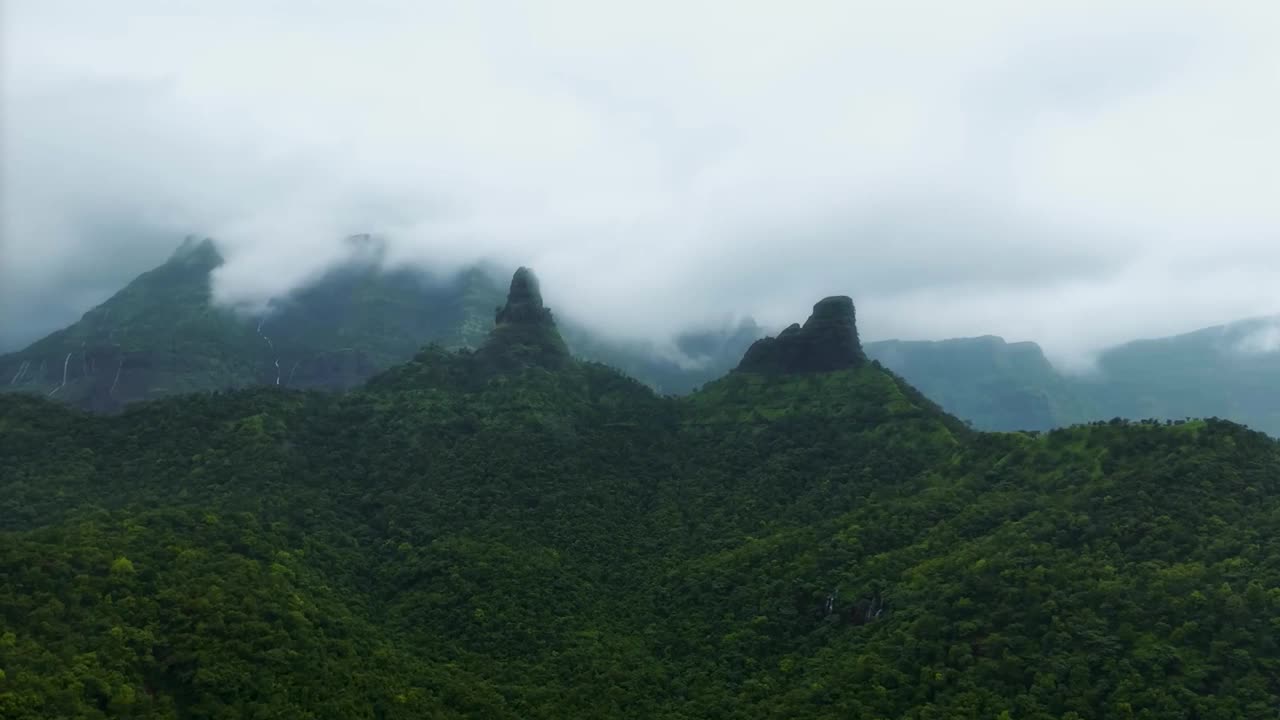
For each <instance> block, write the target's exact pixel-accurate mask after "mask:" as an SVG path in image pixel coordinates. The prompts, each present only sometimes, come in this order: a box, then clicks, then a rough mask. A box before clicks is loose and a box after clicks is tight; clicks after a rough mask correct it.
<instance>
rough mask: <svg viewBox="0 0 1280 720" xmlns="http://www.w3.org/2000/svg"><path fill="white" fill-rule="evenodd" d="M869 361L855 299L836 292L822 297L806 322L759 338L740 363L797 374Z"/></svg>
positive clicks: (758, 369) (748, 368)
mask: <svg viewBox="0 0 1280 720" xmlns="http://www.w3.org/2000/svg"><path fill="white" fill-rule="evenodd" d="M866 362H867V356H866V354H864V353H863V352H862V345H861V344H860V343H859V342H858V328H857V325H856V323H855V318H854V309H853V300H852V299H850V298H849V297H847V296H844V295H836V296H833V297H828V298H824V299H822V300H820V301H819V302H818V304H817V305H814V306H813V314H812V315H810V316H809V319H808V320H806V321H805V323H804V325H803V326H801V325H798V324H794V325H792V326H791V327H788V328H787V329H786V330H783V331H782V332H781V333H778V336H777V337H771V338H763V339H761V340H757V341H756V342H755V343H753V344H752V345H751V347H750V348H748V349H747V353H746V355H745V356H743V358H742V362H741V363H739V364H738V371H739V372H755V373H765V374H773V375H778V374H795V373H811V372H830V371H832V370H843V369H845V368H850V367H856V366H859V365H863V364H865V363H866Z"/></svg>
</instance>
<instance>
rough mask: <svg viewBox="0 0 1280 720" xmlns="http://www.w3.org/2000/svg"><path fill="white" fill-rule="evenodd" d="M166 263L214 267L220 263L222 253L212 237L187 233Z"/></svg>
mask: <svg viewBox="0 0 1280 720" xmlns="http://www.w3.org/2000/svg"><path fill="white" fill-rule="evenodd" d="M168 264H171V265H187V266H203V267H209V268H214V267H217V266H219V265H221V264H222V253H220V252H218V248H217V247H216V246H214V244H213V240H212V239H210V238H200V237H197V236H195V235H188V236H186V237H185V238H183V240H182V244H181V245H179V246H178V247H177V248H176V249H175V250H174V251H173V254H172V255H170V256H169V260H168Z"/></svg>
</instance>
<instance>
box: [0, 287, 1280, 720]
mask: <svg viewBox="0 0 1280 720" xmlns="http://www.w3.org/2000/svg"><path fill="white" fill-rule="evenodd" d="M530 308H531V309H529V310H527V311H522V312H520V313H515V312H512V311H511V309H510V306H508V309H507V310H506V312H505V314H503V313H500V314H499V324H498V328H497V329H496V330H495V332H494V334H493V336H492V339H491V340H490V341H489V342H488V343H486V344H485V345H483V346H482V347H480V348H479V349H477V350H476V351H474V352H473V351H463V352H460V353H454V352H449V351H446V350H444V349H441V348H428V349H427V350H424V351H423V352H421V353H419V354H418V355H417V356H416V357H415V358H414V359H413V360H412V361H411V362H409V363H408V364H406V365H403V366H400V367H397V368H394V369H392V370H391V371H389V372H387V373H384V374H382V375H380V376H379V377H378V378H376V379H375V380H374V381H372V382H371V383H370V384H369V386H368V387H367V388H365V389H363V390H360V391H356V392H352V393H348V394H346V395H329V394H320V393H315V392H311V393H308V392H302V391H297V390H288V389H277V388H274V387H270V388H258V389H244V390H238V391H233V392H229V393H218V394H204V395H192V396H187V397H181V398H173V399H168V400H161V401H157V402H153V403H145V404H141V405H138V406H135V407H133V408H131V409H129V410H127V411H126V412H124V413H123V414H122V415H119V416H115V417H102V416H94V415H87V414H82V413H80V412H78V411H75V410H72V409H69V408H67V407H65V406H62V405H58V404H56V403H54V402H52V401H49V400H47V399H42V398H37V397H29V396H25V395H4V396H0V579H3V582H0V717H4V718H6V720H8V719H9V718H13V719H14V720H19V719H25V718H50V717H89V718H92V717H154V718H168V717H182V718H241V717H247V718H253V717H262V718H267V717H270V718H312V717H355V718H419V717H442V718H447V717H485V718H562V717H660V718H672V719H675V718H744V719H745V718H762V717H772V718H794V717H814V718H845V717H866V718H915V719H924V718H1004V717H1008V718H1019V719H1024V718H1025V719H1036V720H1041V719H1048V718H1053V719H1055V720H1062V719H1066V718H1108V717H1116V718H1127V717H1132V718H1151V719H1155V718H1161V719H1163V718H1186V719H1190V718H1196V719H1208V718H1240V717H1246V718H1272V717H1275V712H1276V711H1275V708H1276V707H1278V706H1280V647H1278V645H1277V638H1280V452H1278V449H1280V448H1278V447H1277V444H1276V443H1275V442H1274V441H1273V440H1271V439H1269V438H1267V437H1266V436H1264V435H1261V434H1259V433H1255V432H1251V431H1249V430H1247V429H1245V428H1243V427H1240V426H1238V425H1234V424H1231V423H1228V422H1224V421H1219V420H1209V421H1197V422H1192V423H1181V424H1176V425H1175V424H1168V423H1158V422H1145V423H1130V422H1123V421H1114V422H1110V423H1101V424H1093V425H1087V426H1080V427H1075V428H1070V429H1065V430H1054V431H1052V432H1048V433H1044V434H1026V433H1010V434H984V433H975V432H972V431H970V430H969V429H968V428H966V427H965V425H964V424H963V423H960V422H959V421H957V420H955V419H954V418H952V417H950V416H948V415H945V414H944V413H942V412H941V411H940V410H939V409H938V408H937V407H936V406H935V405H933V403H931V402H930V401H929V400H927V399H925V398H924V397H923V396H922V395H921V394H920V393H918V392H916V391H915V390H914V389H913V388H912V387H910V386H909V385H907V384H906V383H905V382H904V381H903V380H901V379H900V378H898V377H897V376H895V375H893V374H892V373H890V372H888V371H886V370H884V369H883V368H881V367H880V366H879V365H878V364H876V363H866V362H864V361H861V360H860V359H858V360H855V361H851V362H850V364H849V365H848V366H847V367H845V368H844V369H839V370H834V371H830V372H810V373H801V374H794V373H785V372H783V373H768V374H765V373H754V372H735V373H732V374H730V375H729V376H727V377H725V378H723V379H721V380H719V381H717V382H714V383H711V384H710V385H708V386H707V387H705V388H704V389H703V390H701V391H700V392H698V393H695V394H693V395H691V396H689V397H686V398H678V399H677V398H670V397H661V396H658V395H655V394H654V393H653V392H651V391H650V390H649V389H648V388H646V387H645V386H643V385H641V384H640V383H638V382H636V381H633V380H630V379H628V378H626V377H624V376H622V375H620V374H618V373H617V372H615V371H613V370H611V369H609V368H607V367H604V366H601V365H596V364H590V363H581V362H577V361H573V360H571V359H569V357H568V355H567V353H566V351H565V349H564V346H563V343H561V342H560V341H559V338H558V337H557V336H556V331H555V329H554V326H552V325H551V324H550V315H549V314H547V313H545V312H544V310H543V309H542V308H541V301H540V299H537V300H536V302H531V304H530ZM530 318H533V321H530Z"/></svg>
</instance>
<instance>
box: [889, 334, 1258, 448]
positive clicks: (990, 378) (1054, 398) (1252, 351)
mask: <svg viewBox="0 0 1280 720" xmlns="http://www.w3.org/2000/svg"><path fill="white" fill-rule="evenodd" d="M867 353H868V355H870V356H871V357H873V358H875V359H877V360H879V361H880V362H882V363H884V364H885V365H886V366H888V367H891V368H893V369H894V370H895V371H896V372H899V373H901V374H902V375H903V376H904V377H905V378H906V379H907V380H908V381H910V382H911V383H913V384H915V385H917V386H918V387H920V388H921V390H923V391H924V392H925V393H926V394H927V395H929V397H932V398H934V399H936V400H937V401H938V402H939V403H940V404H941V405H942V406H943V407H944V408H946V409H947V410H948V411H949V412H952V413H955V414H956V415H958V416H960V417H963V418H965V419H966V420H969V421H970V422H972V423H973V424H974V426H975V427H978V428H981V429H986V430H1019V429H1024V430H1045V429H1048V428H1052V427H1062V426H1065V425H1071V424H1074V423H1081V422H1089V421H1092V420H1101V419H1107V418H1112V417H1128V418H1155V419H1160V420H1166V419H1171V420H1178V419H1183V418H1187V417H1223V418H1229V419H1231V420H1233V421H1235V422H1240V423H1244V424H1247V425H1249V426H1250V427H1253V428H1256V429H1258V430H1262V431H1264V432H1267V433H1269V434H1271V435H1273V436H1280V317H1264V318H1254V319H1250V320H1243V321H1239V322H1235V323H1230V324H1227V325H1220V326H1215V327H1210V328H1205V329H1202V330H1197V331H1195V332H1191V333H1187V334H1184V335H1178V336H1174V337H1168V338H1159V339H1153V340H1139V341H1135V342H1130V343H1125V344H1123V345H1119V346H1117V347H1113V348H1109V349H1107V350H1105V351H1104V352H1102V353H1101V354H1100V355H1099V357H1098V361H1097V368H1096V369H1095V370H1094V371H1093V372H1091V373H1089V374H1085V375H1079V374H1067V373H1063V372H1061V371H1059V370H1057V369H1056V368H1054V367H1053V366H1052V365H1051V364H1050V363H1049V361H1048V360H1047V359H1046V358H1045V356H1044V354H1043V352H1042V351H1041V350H1040V347H1039V346H1038V345H1036V344H1035V343H1025V342H1024V343H1006V342H1005V341H1004V340H1003V339H1001V338H998V337H993V336H986V337H980V338H961V339H956V340H941V341H918V342H904V341H900V340H889V341H882V342H874V343H869V344H868V345H867Z"/></svg>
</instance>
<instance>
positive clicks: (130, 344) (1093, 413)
mask: <svg viewBox="0 0 1280 720" xmlns="http://www.w3.org/2000/svg"><path fill="white" fill-rule="evenodd" d="M349 243H350V244H351V251H352V252H351V259H350V260H349V261H348V262H346V263H343V264H341V265H339V266H337V267H335V268H333V269H331V270H330V271H329V272H328V273H326V274H325V275H323V276H322V277H320V278H318V279H316V280H315V281H313V282H311V283H308V284H306V285H305V286H303V287H301V288H299V289H297V290H295V291H294V292H293V293H291V294H289V295H288V296H286V297H283V298H278V299H275V300H273V301H272V302H271V303H270V304H269V306H268V307H267V308H266V310H265V311H264V312H262V313H259V314H256V315H247V314H243V313H237V312H235V311H232V310H231V309H228V308H226V307H223V306H220V305H217V304H214V303H213V302H212V300H211V296H210V290H209V283H210V275H211V273H212V272H213V271H214V270H215V269H216V268H217V267H218V266H220V265H221V264H222V257H221V256H220V255H219V254H218V251H217V249H216V247H215V246H214V244H213V243H212V242H211V241H209V240H201V241H197V240H196V239H194V238H191V239H188V240H187V241H186V242H184V243H183V245H182V246H181V247H180V248H179V249H178V250H177V251H176V252H175V253H174V255H173V256H172V257H171V258H170V259H169V261H168V262H166V263H164V264H163V265H161V266H160V267H158V268H156V269H154V270H151V271H149V272H147V273H143V274H142V275H141V276H139V277H138V278H137V279H135V280H134V281H133V282H132V283H130V284H129V285H128V286H127V287H126V288H124V289H123V290H122V291H121V292H119V293H117V294H116V295H115V296H113V297H112V298H110V299H109V300H107V301H106V302H105V303H103V304H102V305H100V306H98V307H96V308H94V309H92V310H90V311H89V312H87V313H86V314H85V316H84V317H83V318H82V319H81V320H80V321H79V322H77V323H75V324H73V325H72V326H70V327H68V328H66V329H63V330H60V331H57V332H55V333H53V334H51V335H50V336H48V337H46V338H44V339H42V340H40V341H38V342H36V343H34V344H32V345H31V346H30V347H28V348H26V349H24V350H22V351H19V352H16V353H11V354H8V355H3V356H0V391H25V392H31V393H39V394H44V395H49V396H51V397H53V398H55V399H57V400H60V401H63V402H67V403H70V404H72V405H75V406H78V407H81V408H84V409H89V410H94V411H106V412H112V411H117V410H119V409H120V408H121V407H123V406H124V405H126V404H128V403H130V402H135V401H138V400H148V399H156V398H161V397H167V396H171V395H175V394H182V393H188V392H207V391H211V390H215V389H226V388H232V387H245V386H249V385H277V384H278V385H280V386H282V387H297V388H316V389H327V390H348V389H351V388H354V387H357V386H359V385H360V384H361V383H363V382H365V381H366V380H368V379H369V378H371V377H373V376H374V375H375V374H377V373H378V372H381V371H382V370H385V369H387V368H389V367H391V366H393V365H395V364H398V363H402V362H405V361H406V360H408V359H410V358H412V357H413V355H414V354H415V353H416V352H417V351H418V350H419V349H420V348H422V347H423V346H425V345H428V344H431V343H437V344H440V345H442V346H443V347H445V348H452V349H456V348H462V347H470V348H475V347H478V346H479V344H480V343H481V342H483V339H484V337H485V335H486V333H488V331H489V329H490V328H492V327H493V324H494V308H496V307H497V306H499V305H500V304H501V303H502V300H503V292H502V288H501V286H500V285H499V284H498V283H497V282H495V281H494V279H493V274H492V270H482V269H480V268H470V269H468V270H466V271H464V272H462V273H459V274H457V275H456V276H454V277H451V278H447V279H443V280H441V279H434V278H431V277H429V276H427V275H425V274H423V273H421V272H418V271H415V270H410V269H395V270H388V269H385V268H383V267H382V266H381V263H380V255H379V253H380V247H379V245H378V242H377V241H376V240H374V239H371V238H370V237H368V236H356V237H353V238H351V239H350V240H349ZM558 327H559V328H560V330H561V331H562V333H563V340H564V341H565V343H566V345H567V346H568V347H569V349H570V351H571V353H572V354H574V355H576V356H578V357H582V358H586V359H589V360H593V361H597V362H602V363H605V364H607V365H610V366H612V367H615V368H617V369H620V370H622V371H623V372H625V373H627V374H629V375H631V376H632V377H635V378H637V379H639V380H640V381H641V382H643V383H645V384H646V385H648V386H650V387H652V388H654V389H655V390H657V391H658V392H660V393H663V394H685V393H688V392H691V391H692V390H694V389H695V388H698V387H700V386H702V385H703V384H705V383H707V382H710V381H712V380H714V379H715V378H717V377H720V376H721V375H723V374H724V373H726V372H728V371H729V370H730V369H732V368H733V367H735V365H737V363H738V360H739V358H741V357H742V355H743V353H744V352H746V351H747V349H748V348H749V347H750V346H751V345H752V343H754V342H755V341H756V340H758V339H760V337H761V336H762V335H763V334H764V330H763V329H762V328H760V327H759V326H757V325H756V324H755V323H754V322H753V321H751V320H750V319H746V320H742V321H740V322H738V323H736V324H731V323H726V324H724V325H722V326H719V327H707V328H702V329H699V330H692V331H688V332H685V333H683V334H681V335H679V336H677V337H676V338H675V339H674V342H673V343H671V344H670V345H669V346H660V345H658V344H655V343H651V342H643V341H628V340H618V339H615V338H612V337H607V336H604V335H601V334H599V333H596V332H593V331H592V330H589V329H587V328H586V327H584V326H581V325H575V324H573V323H561V324H560V325H559V326H558ZM797 327H798V326H797ZM1278 328H1280V318H1259V319H1254V320H1248V321H1242V322H1238V323H1233V324H1230V325H1224V326H1219V327H1213V328H1206V329H1204V330H1200V331H1196V332H1193V333H1189V334H1186V335H1180V336H1177V337H1172V338H1164V339H1157V340H1143V341H1138V342H1134V343H1128V344H1125V345H1121V346H1118V347H1115V348H1111V349H1109V350H1107V351H1105V352H1104V353H1102V354H1101V356H1100V358H1099V361H1098V368H1097V371H1096V372H1094V373H1092V374H1089V375H1084V376H1081V375H1073V374H1067V373H1063V372H1060V371H1059V370H1057V369H1056V368H1054V367H1053V366H1052V364H1050V362H1049V361H1048V360H1047V359H1046V358H1045V356H1044V354H1043V352H1042V351H1041V349H1040V347H1039V346H1038V345H1036V344H1035V343H1029V342H1020V343H1008V342H1005V341H1004V340H1003V339H1002V338H998V337H994V336H984V337H978V338H959V339H953V340H941V341H902V340H886V341H879V342H872V343H868V344H867V345H866V348H865V352H866V354H867V355H868V356H869V357H871V358H872V359H875V360H878V361H879V362H880V363H881V364H882V365H884V366H885V367H888V368H890V369H892V370H893V371H894V372H896V373H899V374H900V375H902V376H903V377H904V378H905V379H906V380H907V381H908V382H910V383H912V384H913V385H915V386H917V387H919V388H921V389H922V390H923V391H924V392H925V394H927V395H928V396H929V397H931V398H934V399H935V400H936V401H937V402H938V403H939V404H940V405H941V406H942V407H943V408H944V409H946V410H947V411H948V412H950V413H952V414H954V415H956V416H958V417H961V418H963V419H965V420H966V421H968V422H970V423H972V425H973V426H974V427H975V428H978V429H982V430H1047V429H1049V428H1054V427H1063V426H1067V425H1072V424H1076V423H1083V422H1090V421H1094V420H1105V419H1109V418H1112V417H1133V418H1156V419H1182V418H1185V417H1223V418H1228V419H1231V420H1233V421H1237V422H1242V423H1245V424H1248V425H1249V426H1251V427H1254V428H1257V429H1259V430H1263V431H1265V432H1268V433H1271V434H1272V435H1276V436H1280V410H1278V409H1277V408H1280V329H1278ZM789 332H794V331H792V330H790V329H787V330H784V331H783V333H782V334H783V335H786V334H787V333H789Z"/></svg>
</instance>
